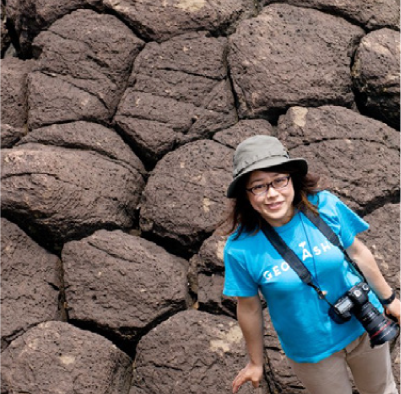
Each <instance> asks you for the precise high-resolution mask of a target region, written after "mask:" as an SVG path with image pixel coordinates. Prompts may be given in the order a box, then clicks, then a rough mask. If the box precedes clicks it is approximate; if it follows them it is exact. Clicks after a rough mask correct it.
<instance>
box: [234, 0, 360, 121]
mask: <svg viewBox="0 0 401 394" xmlns="http://www.w3.org/2000/svg"><path fill="white" fill-rule="evenodd" d="M363 34H364V31H363V30H362V29H361V28H359V27H357V26H354V25H352V24H350V23H348V22H346V21H345V20H343V19H340V18H337V17H335V16H332V15H328V14H325V13H323V12H320V11H316V10H311V9H304V8H298V7H293V6H289V5H286V4H273V5H271V6H268V7H266V8H264V9H263V11H262V12H261V13H260V14H259V15H258V16H257V17H256V18H253V19H248V20H245V21H243V22H241V23H240V24H239V26H238V28H237V30H236V32H235V33H234V34H233V35H232V36H231V37H230V52H229V56H228V60H229V65H230V69H231V75H232V80H233V84H234V89H235V92H236V94H237V97H238V102H239V115H240V118H249V117H253V118H255V117H264V118H267V119H272V120H275V119H276V118H277V116H278V115H279V114H280V113H282V112H283V111H285V110H286V109H287V108H289V107H290V106H294V105H302V106H313V107H314V106H319V105H324V104H335V105H342V106H345V107H350V106H351V105H352V104H353V99H354V98H353V93H352V81H351V76H350V69H349V67H350V63H351V56H352V52H353V48H354V47H355V46H356V43H357V41H359V40H360V38H361V37H362V36H363ZM317 54H318V55H317Z"/></svg>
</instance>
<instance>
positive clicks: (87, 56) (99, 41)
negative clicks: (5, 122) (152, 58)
mask: <svg viewBox="0 0 401 394" xmlns="http://www.w3.org/2000/svg"><path fill="white" fill-rule="evenodd" d="M142 46H143V42H142V41H141V40H140V39H139V38H137V37H136V36H135V35H134V34H133V33H132V32H131V30H130V29H128V27H127V26H126V25H124V23H122V22H121V21H119V20H118V19H117V18H116V17H114V16H112V15H107V14H98V13H96V12H94V11H91V10H78V11H74V12H72V13H71V14H69V15H66V16H64V17H63V18H61V19H60V20H58V21H56V22H54V23H53V24H52V25H51V26H50V27H49V28H48V29H47V30H45V31H43V32H41V33H40V34H39V35H38V36H37V37H36V38H35V40H34V44H33V52H34V55H35V57H37V58H38V64H37V71H35V72H32V73H31V74H30V75H29V79H28V85H29V88H28V89H29V96H28V104H29V116H28V125H29V128H30V129H34V128H38V127H42V126H45V125H49V124H52V123H60V122H67V121H76V120H94V119H96V120H97V121H98V122H104V123H106V122H107V121H108V120H110V119H111V117H112V115H113V114H114V112H115V109H116V107H117V104H118V102H119V101H120V99H121V96H122V94H123V92H124V89H125V87H126V83H127V81H128V78H129V75H130V71H131V67H132V63H133V61H134V59H135V57H136V55H137V54H138V53H139V51H140V49H141V48H142Z"/></svg>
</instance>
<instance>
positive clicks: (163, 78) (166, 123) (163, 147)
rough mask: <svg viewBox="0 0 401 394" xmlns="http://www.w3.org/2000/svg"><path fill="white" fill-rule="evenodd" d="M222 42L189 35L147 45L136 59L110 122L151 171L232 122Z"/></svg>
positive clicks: (217, 39) (230, 95) (231, 104)
mask: <svg viewBox="0 0 401 394" xmlns="http://www.w3.org/2000/svg"><path fill="white" fill-rule="evenodd" d="M226 41H227V40H226V39H225V38H212V37H207V36H206V35H205V33H190V34H185V35H182V36H179V37H177V38H173V39H171V40H170V41H167V42H164V43H162V44H157V43H149V44H147V45H146V47H145V49H144V50H143V51H142V52H141V54H140V55H139V56H138V57H137V59H136V61H135V65H134V70H133V74H132V77H131V79H132V82H131V85H132V87H130V88H128V89H127V90H126V92H125V94H124V97H123V99H122V101H121V104H120V105H119V108H118V111H117V114H116V116H115V118H114V121H115V123H116V125H117V126H118V127H119V128H120V129H121V130H122V133H123V134H124V135H125V136H126V138H127V139H128V140H129V141H130V143H131V144H132V145H133V146H134V147H135V149H136V150H137V151H139V152H141V154H142V155H143V156H144V159H145V160H146V161H148V162H150V163H151V164H152V166H154V164H155V163H156V161H157V160H159V159H160V158H161V157H162V156H163V155H164V154H166V153H167V152H168V151H170V150H172V149H173V147H175V146H177V145H181V144H183V143H185V142H188V141H191V140H194V139H200V138H205V137H208V136H209V135H212V134H213V133H214V132H216V131H218V130H220V129H223V128H226V127H229V126H231V125H233V124H234V123H235V122H236V111H235V107H234V98H233V95H232V92H231V87H230V84H229V82H228V79H227V69H226V64H225V63H226V61H225V52H226Z"/></svg>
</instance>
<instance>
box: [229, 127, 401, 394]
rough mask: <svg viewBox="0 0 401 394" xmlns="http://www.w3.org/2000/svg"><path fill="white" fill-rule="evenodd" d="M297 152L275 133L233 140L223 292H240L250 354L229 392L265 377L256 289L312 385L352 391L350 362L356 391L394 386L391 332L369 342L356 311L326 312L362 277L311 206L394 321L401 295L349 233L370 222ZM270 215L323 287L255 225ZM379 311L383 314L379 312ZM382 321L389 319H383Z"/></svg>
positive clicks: (390, 391) (316, 393)
mask: <svg viewBox="0 0 401 394" xmlns="http://www.w3.org/2000/svg"><path fill="white" fill-rule="evenodd" d="M317 182H318V177H317V176H314V175H311V174H309V173H308V165H307V162H306V161H305V160H304V159H301V158H298V159H290V158H289V157H288V153H287V151H286V150H285V148H284V147H283V145H282V144H281V143H280V141H279V140H277V139H276V138H274V137H270V136H261V135H259V136H254V137H251V138H248V139H246V140H245V141H243V142H242V143H241V144H239V145H238V147H237V149H236V151H235V154H234V179H233V181H232V183H231V184H230V185H229V188H228V191H227V196H228V197H229V198H233V199H235V200H234V207H233V212H232V216H231V219H232V228H231V233H232V234H231V235H230V237H229V238H228V240H227V243H226V246H225V251H224V262H225V285H224V291H223V293H224V294H225V295H227V296H235V297H237V300H238V303H237V317H238V322H239V325H240V327H241V330H242V333H243V336H244V338H245V342H246V346H247V351H248V355H249V362H248V364H247V365H246V366H245V368H244V369H242V370H241V371H240V372H239V373H238V375H237V376H236V378H235V380H234V382H233V392H234V393H236V392H237V391H238V389H239V388H240V387H241V385H243V384H244V383H245V382H247V381H250V382H252V384H253V386H254V387H258V386H259V382H260V380H261V379H262V377H263V363H264V351H263V320H262V307H261V301H260V298H259V291H260V292H261V293H262V294H263V297H264V298H265V300H266V302H267V304H268V307H269V312H270V316H271V319H272V323H273V326H274V328H275V330H276V332H277V334H278V337H279V339H280V342H281V345H282V348H283V350H284V352H285V354H286V356H287V359H288V362H289V364H290V365H291V367H292V368H293V369H294V371H295V373H296V374H297V376H298V378H299V379H300V380H301V381H302V383H303V384H304V386H305V387H306V389H307V390H308V392H309V393H310V394H323V393H324V394H351V393H352V386H351V383H350V381H349V378H348V373H347V365H348V366H349V367H350V369H351V371H352V374H353V378H354V381H355V384H356V386H357V387H358V390H359V392H360V394H396V393H398V391H397V388H396V384H395V382H394V377H393V375H392V371H391V360H390V352H389V342H385V343H384V344H381V345H380V346H375V347H374V348H373V349H372V348H371V346H370V343H369V336H368V335H367V333H366V331H365V329H364V328H363V326H362V324H361V323H360V322H359V321H358V319H357V318H356V317H355V316H352V317H351V319H350V320H349V321H347V322H345V323H343V324H339V322H335V321H334V320H333V318H332V317H330V316H329V311H330V308H331V305H333V304H335V303H336V302H337V301H338V300H339V298H341V297H343V296H344V295H345V294H346V293H347V291H349V290H350V289H351V288H353V286H355V285H358V284H359V283H362V279H361V275H359V274H358V273H357V271H356V270H355V269H353V268H352V267H351V264H350V263H349V262H348V261H347V260H346V259H345V255H344V253H343V252H341V250H340V249H339V248H337V247H335V246H334V245H333V244H332V243H330V242H329V241H328V239H327V238H326V237H325V236H324V235H323V234H322V233H321V232H320V231H319V229H317V228H316V226H315V225H313V224H312V223H311V221H309V220H308V219H307V217H306V216H305V214H304V213H303V212H305V210H310V211H312V212H314V214H319V216H320V217H321V218H322V219H323V220H324V221H325V222H326V223H328V224H329V226H330V228H331V229H332V230H333V231H334V232H335V233H336V234H337V235H338V237H339V239H340V242H341V244H342V246H343V247H344V248H345V250H346V251H347V253H348V255H349V256H350V257H351V258H352V259H353V260H354V261H355V263H356V265H357V266H358V268H359V270H360V271H362V273H363V275H364V277H365V279H366V281H367V283H368V284H369V286H370V288H371V289H372V290H373V291H370V292H369V293H366V294H368V296H369V301H370V302H371V304H372V305H373V306H374V307H376V308H377V309H378V310H379V311H380V312H382V311H383V309H384V310H385V312H386V313H387V314H388V315H391V316H392V317H394V318H395V319H396V320H397V321H398V323H399V322H400V301H399V299H398V298H395V292H394V290H393V289H391V287H390V286H389V285H388V283H387V282H386V280H385V279H384V277H383V275H382V274H381V272H380V270H379V268H378V266H377V264H376V262H375V260H374V257H373V255H372V254H371V252H370V251H369V250H368V249H367V247H366V246H365V245H364V244H363V243H362V242H361V241H360V240H359V239H358V238H356V235H357V234H358V233H360V232H362V231H364V230H366V229H367V228H368V224H367V223H366V222H365V221H364V220H362V219H361V218H360V217H358V216H357V215H356V214H355V213H354V212H353V211H351V210H350V209H349V208H348V207H347V206H346V205H344V204H343V203H342V202H341V201H340V200H339V199H338V198H337V197H335V196H334V195H333V194H331V193H329V192H327V191H319V190H318V188H317ZM263 223H267V224H268V225H270V226H271V227H272V228H273V229H274V230H275V232H277V233H278V234H279V235H280V236H281V238H282V239H283V240H284V242H285V243H286V244H287V246H288V247H289V248H290V249H291V250H293V251H294V252H295V254H296V255H297V256H298V257H299V259H300V260H301V261H302V262H303V264H304V265H305V267H306V268H307V269H308V270H309V272H310V273H311V275H312V278H313V281H314V283H315V285H316V287H317V288H318V289H319V291H320V292H321V295H324V296H323V297H318V295H317V293H316V291H315V290H314V289H313V288H312V287H310V286H307V285H306V284H305V283H304V282H302V280H301V279H300V277H299V276H298V275H297V273H296V272H295V271H294V270H293V269H292V268H291V267H290V265H289V264H288V262H287V261H285V260H284V259H283V258H282V257H281V255H280V254H279V252H278V251H277V250H276V249H275V248H274V247H273V246H272V244H271V243H270V241H269V240H268V238H267V236H265V234H264V233H263V231H261V228H262V225H263ZM379 317H380V319H382V317H381V315H379ZM386 321H387V320H386Z"/></svg>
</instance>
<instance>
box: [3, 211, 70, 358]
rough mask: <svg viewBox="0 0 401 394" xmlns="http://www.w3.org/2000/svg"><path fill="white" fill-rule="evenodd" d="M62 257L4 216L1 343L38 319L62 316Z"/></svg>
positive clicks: (18, 333)
mask: <svg viewBox="0 0 401 394" xmlns="http://www.w3.org/2000/svg"><path fill="white" fill-rule="evenodd" d="M60 274H61V273H60V260H59V259H58V257H57V256H55V255H52V254H50V253H49V252H47V251H46V250H45V249H43V248H41V247H40V246H39V245H38V244H36V243H35V242H33V241H32V239H30V238H29V237H28V236H27V235H26V234H25V233H24V232H23V231H22V230H21V229H20V228H19V227H18V226H16V225H15V224H14V223H11V222H9V221H8V220H6V219H4V218H2V219H1V347H2V351H4V350H5V349H6V348H7V346H8V344H9V343H10V342H11V341H12V340H14V339H15V338H16V337H18V336H20V335H22V334H23V333H24V332H25V331H27V330H29V329H30V328H31V327H33V326H35V325H37V324H38V323H41V322H45V321H47V320H59V319H61V317H62V316H61V312H60V310H59V309H58V297H59V288H60V278H59V275H60Z"/></svg>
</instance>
